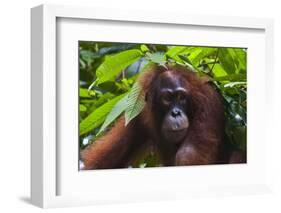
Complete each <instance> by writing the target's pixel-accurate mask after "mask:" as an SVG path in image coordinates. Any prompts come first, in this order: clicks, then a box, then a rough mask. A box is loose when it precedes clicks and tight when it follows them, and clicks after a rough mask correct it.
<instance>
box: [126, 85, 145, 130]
mask: <svg viewBox="0 0 281 213" xmlns="http://www.w3.org/2000/svg"><path fill="white" fill-rule="evenodd" d="M144 106H145V100H144V95H143V94H142V93H141V86H140V85H139V84H138V82H136V83H135V84H134V85H133V87H132V89H131V91H130V93H129V94H128V106H127V108H126V110H125V124H126V125H127V124H128V123H129V122H130V121H131V120H132V119H133V118H135V117H136V116H137V115H138V114H140V113H141V111H142V109H143V108H144Z"/></svg>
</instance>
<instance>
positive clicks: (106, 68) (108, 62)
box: [95, 49, 142, 85]
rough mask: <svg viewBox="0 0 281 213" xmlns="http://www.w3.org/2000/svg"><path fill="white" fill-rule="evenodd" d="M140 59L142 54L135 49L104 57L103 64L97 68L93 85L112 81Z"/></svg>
mask: <svg viewBox="0 0 281 213" xmlns="http://www.w3.org/2000/svg"><path fill="white" fill-rule="evenodd" d="M141 57H142V52H141V51H140V50H137V49H132V50H126V51H123V52H120V53H117V54H115V55H113V56H107V57H105V60H104V62H103V63H102V64H101V65H100V66H99V67H98V68H97V70H96V76H97V80H96V81H95V84H96V85H98V84H101V83H103V82H106V81H114V80H115V78H116V77H117V75H118V74H119V73H120V72H121V71H122V70H124V69H125V68H126V67H128V66H129V65H131V64H132V63H134V62H135V61H137V60H138V59H140V58H141Z"/></svg>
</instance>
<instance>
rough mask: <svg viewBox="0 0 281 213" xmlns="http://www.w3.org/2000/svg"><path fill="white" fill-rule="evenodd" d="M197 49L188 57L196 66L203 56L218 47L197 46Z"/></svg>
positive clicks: (206, 55)
mask: <svg viewBox="0 0 281 213" xmlns="http://www.w3.org/2000/svg"><path fill="white" fill-rule="evenodd" d="M198 49H199V51H198V50H197V53H196V54H194V55H193V54H191V55H190V57H189V59H190V60H191V62H192V64H193V66H196V67H197V66H198V65H199V63H200V61H201V60H202V59H204V58H205V57H208V56H210V55H212V54H213V53H215V52H216V51H217V50H218V49H217V48H213V47H200V48H198Z"/></svg>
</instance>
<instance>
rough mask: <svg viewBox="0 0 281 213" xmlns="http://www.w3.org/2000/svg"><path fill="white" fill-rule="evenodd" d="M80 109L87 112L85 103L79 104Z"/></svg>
mask: <svg viewBox="0 0 281 213" xmlns="http://www.w3.org/2000/svg"><path fill="white" fill-rule="evenodd" d="M79 110H80V112H86V111H87V107H85V105H83V104H79Z"/></svg>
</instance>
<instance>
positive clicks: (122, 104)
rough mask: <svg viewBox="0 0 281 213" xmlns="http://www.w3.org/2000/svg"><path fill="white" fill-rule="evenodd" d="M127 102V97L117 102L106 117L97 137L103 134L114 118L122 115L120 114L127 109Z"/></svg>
mask: <svg viewBox="0 0 281 213" xmlns="http://www.w3.org/2000/svg"><path fill="white" fill-rule="evenodd" d="M127 101H128V95H126V96H124V97H123V98H122V99H121V100H119V101H118V103H117V104H116V105H115V106H114V107H113V108H112V110H111V111H110V113H109V114H108V115H107V117H106V119H105V121H104V123H103V124H102V127H101V128H100V130H99V132H98V133H97V135H99V134H100V133H101V132H103V131H104V130H105V129H106V128H107V127H108V126H109V125H110V124H111V123H112V122H113V121H114V120H115V119H116V118H118V117H119V115H121V114H122V112H124V111H125V109H126V108H127Z"/></svg>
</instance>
